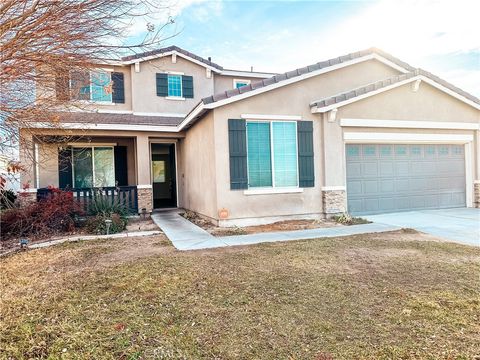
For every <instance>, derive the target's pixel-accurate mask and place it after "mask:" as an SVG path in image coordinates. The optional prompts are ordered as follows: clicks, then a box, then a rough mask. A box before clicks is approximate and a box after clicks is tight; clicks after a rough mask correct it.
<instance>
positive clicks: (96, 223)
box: [86, 214, 127, 235]
mask: <svg viewBox="0 0 480 360" xmlns="http://www.w3.org/2000/svg"><path fill="white" fill-rule="evenodd" d="M105 220H112V223H111V225H110V228H109V230H108V233H109V234H116V233H119V232H121V231H123V230H125V228H126V226H127V219H126V218H124V217H121V216H120V215H118V214H112V215H110V216H106V215H103V214H98V215H95V216H92V217H90V218H89V219H88V220H87V224H86V229H87V231H88V232H90V233H92V234H97V235H106V234H107V224H106V223H105Z"/></svg>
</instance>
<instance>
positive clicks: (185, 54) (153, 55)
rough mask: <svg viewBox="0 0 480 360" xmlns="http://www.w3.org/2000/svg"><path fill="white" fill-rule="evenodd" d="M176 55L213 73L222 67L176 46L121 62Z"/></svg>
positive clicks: (131, 56)
mask: <svg viewBox="0 0 480 360" xmlns="http://www.w3.org/2000/svg"><path fill="white" fill-rule="evenodd" d="M174 53H175V54H177V55H179V56H181V57H183V58H185V59H187V60H190V61H192V62H194V63H196V64H198V65H201V66H204V67H206V68H209V69H211V70H213V71H216V72H220V71H222V70H223V67H222V66H220V65H218V64H216V63H214V62H212V61H211V60H209V59H205V58H203V57H201V56H198V55H195V54H194V53H191V52H189V51H187V50H184V49H182V48H179V47H178V46H168V47H164V48H161V49H157V50H152V51H147V52H144V53H140V54H135V55H130V56H125V57H123V58H122V62H123V63H124V64H133V63H136V62H142V61H147V60H152V59H157V58H161V57H165V56H169V55H172V54H174Z"/></svg>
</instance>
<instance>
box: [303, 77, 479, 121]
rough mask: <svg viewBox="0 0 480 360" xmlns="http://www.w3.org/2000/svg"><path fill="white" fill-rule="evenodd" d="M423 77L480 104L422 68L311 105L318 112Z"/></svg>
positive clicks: (472, 97)
mask: <svg viewBox="0 0 480 360" xmlns="http://www.w3.org/2000/svg"><path fill="white" fill-rule="evenodd" d="M421 77H424V78H426V79H429V80H431V81H433V82H434V83H437V84H438V85H441V86H442V87H444V88H446V89H448V90H451V91H452V92H454V93H456V94H458V95H460V96H462V97H464V98H466V99H468V100H470V101H472V102H473V103H475V104H478V105H480V99H478V98H477V97H475V96H473V95H471V94H469V93H467V92H466V91H463V90H462V89H459V88H458V87H456V86H454V85H452V84H450V83H449V82H447V81H445V80H443V79H440V78H439V77H438V76H435V75H433V74H431V73H429V72H428V71H425V70H422V69H415V70H414V71H412V72H409V73H406V74H401V75H396V76H392V77H390V78H387V79H384V80H381V81H377V82H374V83H371V84H367V85H365V86H361V87H359V88H356V89H352V90H349V91H346V92H344V93H341V94H337V95H334V96H329V97H326V98H323V99H321V100H317V101H314V102H312V103H311V104H310V107H312V108H313V107H316V108H317V109H318V112H325V111H328V110H330V109H331V108H333V107H338V106H341V105H345V104H347V103H351V102H354V101H355V100H356V99H358V100H360V99H363V98H364V97H367V96H369V95H374V93H375V94H376V93H378V92H381V91H382V90H388V89H390V88H391V87H396V86H395V85H397V86H399V85H402V84H404V83H405V82H410V81H413V80H416V79H421Z"/></svg>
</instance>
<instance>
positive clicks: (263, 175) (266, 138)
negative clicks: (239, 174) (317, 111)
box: [247, 121, 298, 187]
mask: <svg viewBox="0 0 480 360" xmlns="http://www.w3.org/2000/svg"><path fill="white" fill-rule="evenodd" d="M247 160H248V182H249V187H292V186H298V164H297V124H296V123H295V122H290V121H272V122H257V121H255V122H253V121H252V122H247Z"/></svg>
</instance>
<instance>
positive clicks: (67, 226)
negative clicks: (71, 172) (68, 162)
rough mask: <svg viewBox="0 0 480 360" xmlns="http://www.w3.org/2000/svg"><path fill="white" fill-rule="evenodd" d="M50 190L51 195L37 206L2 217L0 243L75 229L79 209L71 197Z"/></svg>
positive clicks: (66, 193) (8, 213) (36, 204)
mask: <svg viewBox="0 0 480 360" xmlns="http://www.w3.org/2000/svg"><path fill="white" fill-rule="evenodd" d="M50 190H51V193H50V194H49V195H48V196H47V197H46V198H44V199H42V200H40V201H38V202H34V203H31V204H29V205H26V206H23V207H21V208H12V209H9V210H6V211H5V212H3V213H2V216H1V219H0V225H1V229H2V239H6V238H11V237H29V236H34V237H41V236H45V235H52V234H56V233H60V232H66V231H72V230H73V229H74V228H75V221H74V219H75V216H77V215H81V214H82V209H81V207H80V206H79V204H78V203H77V202H76V201H75V199H74V198H73V194H72V193H70V192H66V191H62V190H60V189H56V188H51V189H50Z"/></svg>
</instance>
